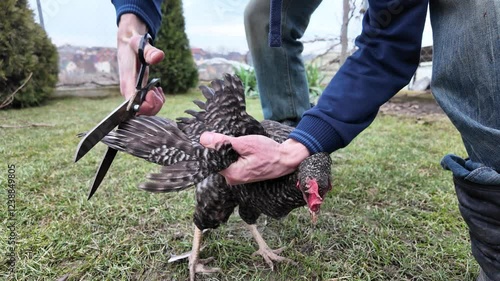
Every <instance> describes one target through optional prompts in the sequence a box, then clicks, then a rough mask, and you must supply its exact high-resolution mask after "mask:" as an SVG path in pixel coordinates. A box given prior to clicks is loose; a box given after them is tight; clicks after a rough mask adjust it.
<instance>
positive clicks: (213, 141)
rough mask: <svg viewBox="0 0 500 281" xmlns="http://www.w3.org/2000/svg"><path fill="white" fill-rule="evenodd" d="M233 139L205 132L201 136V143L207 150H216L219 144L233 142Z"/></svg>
mask: <svg viewBox="0 0 500 281" xmlns="http://www.w3.org/2000/svg"><path fill="white" fill-rule="evenodd" d="M232 139H233V138H232V137H228V136H226V135H223V134H218V133H212V132H205V133H203V134H202V135H201V136H200V143H201V144H202V145H203V146H205V147H207V148H212V149H215V147H216V146H217V144H221V143H224V142H228V141H229V142H231V140H232Z"/></svg>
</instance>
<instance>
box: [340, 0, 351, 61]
mask: <svg viewBox="0 0 500 281" xmlns="http://www.w3.org/2000/svg"><path fill="white" fill-rule="evenodd" d="M342 1H343V11H342V27H341V29H340V46H341V49H340V59H339V60H340V65H343V64H344V62H345V60H346V59H347V56H348V54H347V48H348V46H349V41H348V40H349V39H348V37H347V31H348V27H349V12H350V11H351V5H350V3H349V0H342Z"/></svg>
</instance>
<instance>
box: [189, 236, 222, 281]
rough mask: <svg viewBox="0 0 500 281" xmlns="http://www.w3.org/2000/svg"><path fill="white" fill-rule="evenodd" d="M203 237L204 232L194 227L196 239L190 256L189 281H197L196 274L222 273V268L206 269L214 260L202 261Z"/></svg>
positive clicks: (194, 238)
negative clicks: (206, 265)
mask: <svg viewBox="0 0 500 281" xmlns="http://www.w3.org/2000/svg"><path fill="white" fill-rule="evenodd" d="M202 237H203V232H202V231H201V230H200V229H199V228H198V227H196V226H195V227H194V237H193V248H192V250H191V255H190V256H189V280H190V281H194V280H195V279H196V273H215V272H220V271H221V270H220V268H217V267H214V268H211V267H205V264H207V263H208V262H210V261H213V260H214V258H213V257H211V258H208V259H200V247H201V240H202Z"/></svg>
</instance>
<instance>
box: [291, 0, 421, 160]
mask: <svg viewBox="0 0 500 281" xmlns="http://www.w3.org/2000/svg"><path fill="white" fill-rule="evenodd" d="M427 6H428V0H390V1H381V0H372V1H370V2H369V9H368V10H367V12H366V14H365V16H364V18H363V31H362V33H361V35H360V36H358V38H357V39H356V45H357V46H358V50H357V51H356V52H355V53H354V54H353V55H352V56H350V57H349V58H348V59H347V60H346V62H345V63H344V65H342V67H341V68H340V69H339V71H338V72H337V74H336V75H335V76H334V77H333V78H332V80H331V81H330V83H329V85H328V86H327V88H326V89H325V91H324V92H323V94H322V96H321V97H320V99H319V101H318V104H317V106H315V107H314V108H312V109H310V110H308V111H306V112H305V113H304V115H303V118H302V120H301V121H300V123H299V124H298V126H297V128H296V129H295V130H294V131H293V132H292V133H291V134H290V138H292V139H295V140H297V141H299V142H300V143H302V144H304V145H305V146H306V147H307V148H308V149H309V151H310V152H311V153H317V152H322V151H324V152H333V151H335V150H337V149H339V148H342V147H345V146H346V145H348V144H349V143H350V142H351V140H352V139H354V138H355V137H356V136H357V135H358V134H359V133H361V131H363V130H364V129H365V128H367V127H368V126H369V125H370V124H371V123H372V121H373V120H374V119H375V116H376V115H377V112H378V109H379V107H380V106H381V105H382V104H384V103H385V102H386V101H388V100H389V99H390V98H391V97H392V96H394V95H395V94H396V93H397V92H398V91H399V90H401V88H403V87H404V86H405V85H407V84H408V82H409V81H410V79H411V77H412V76H413V74H414V73H415V70H416V68H417V66H418V62H419V57H420V48H421V42H422V32H423V29H424V25H425V17H426V14H427Z"/></svg>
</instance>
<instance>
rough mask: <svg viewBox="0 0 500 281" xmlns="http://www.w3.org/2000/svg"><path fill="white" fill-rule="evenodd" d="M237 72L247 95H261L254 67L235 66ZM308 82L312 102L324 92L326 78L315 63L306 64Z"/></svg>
mask: <svg viewBox="0 0 500 281" xmlns="http://www.w3.org/2000/svg"><path fill="white" fill-rule="evenodd" d="M234 71H235V74H236V75H238V77H240V79H241V81H242V82H243V85H244V86H245V96H247V97H257V96H259V89H258V87H257V78H256V76H255V71H254V69H253V68H251V69H245V68H243V67H240V68H235V69H234ZM306 75H307V82H308V84H309V99H310V100H311V102H316V100H317V99H318V98H319V96H321V94H322V93H323V90H324V88H323V86H321V83H322V82H323V80H324V79H325V75H324V74H323V73H322V72H321V70H320V69H319V67H318V66H317V65H315V64H308V65H306Z"/></svg>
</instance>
